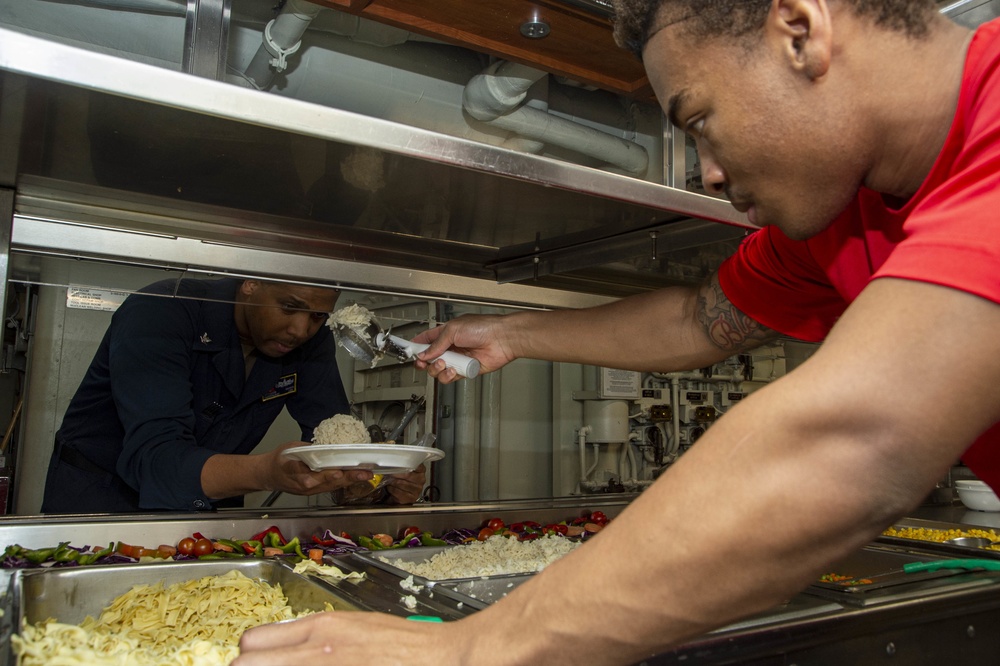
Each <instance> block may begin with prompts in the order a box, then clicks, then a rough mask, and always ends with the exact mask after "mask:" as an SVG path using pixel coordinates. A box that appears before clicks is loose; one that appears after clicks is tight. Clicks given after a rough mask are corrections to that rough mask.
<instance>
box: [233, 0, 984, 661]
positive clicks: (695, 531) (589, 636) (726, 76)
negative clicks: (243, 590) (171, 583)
mask: <svg viewBox="0 0 1000 666" xmlns="http://www.w3.org/2000/svg"><path fill="white" fill-rule="evenodd" d="M617 8H618V34H619V37H620V39H621V40H622V41H624V42H626V43H628V44H629V45H630V46H631V47H632V48H633V49H634V50H636V51H637V52H638V53H640V54H641V57H642V59H643V62H644V63H645V66H646V70H647V72H648V74H649V78H650V81H651V82H652V84H653V87H654V90H655V91H656V93H657V96H658V98H659V101H660V104H661V105H662V106H663V108H664V110H665V111H666V112H667V113H668V114H669V117H670V120H671V121H672V122H673V123H674V124H675V125H677V126H679V127H680V128H681V129H683V130H684V131H686V132H687V133H689V134H690V135H691V136H693V137H694V139H695V141H696V142H697V145H698V150H699V155H700V159H701V164H702V176H703V180H704V182H705V185H706V187H707V188H708V189H709V190H711V191H712V192H713V193H717V194H719V195H723V194H724V195H726V196H728V198H729V199H730V200H731V201H732V203H733V205H734V206H735V207H736V208H737V209H739V210H741V211H745V212H746V213H747V215H748V217H749V219H750V220H751V221H752V222H755V223H756V224H758V225H760V226H762V227H764V229H763V230H762V231H760V232H758V233H756V234H754V235H752V236H751V237H750V238H749V239H748V240H747V241H746V242H745V243H744V245H743V246H742V247H741V248H740V250H739V252H738V253H737V254H736V255H735V256H734V257H732V258H731V259H730V260H728V261H727V262H726V263H725V265H723V266H722V268H721V269H720V271H719V272H718V273H717V274H716V275H714V276H713V277H712V278H711V279H710V280H709V281H708V282H707V283H706V284H705V285H703V286H702V287H701V288H699V289H685V288H670V289H664V290H660V291H656V292H652V293H646V294H642V295H639V296H635V297H631V298H627V299H624V300H621V301H619V302H616V303H613V304H610V305H606V306H602V307H599V308H593V309H589V310H577V311H559V312H547V313H528V312H526V313H518V314H514V315H511V316H509V317H462V318H459V319H457V320H455V321H453V322H451V323H449V324H447V325H445V326H443V327H440V328H438V329H434V330H432V331H429V332H427V333H425V334H423V335H422V336H421V339H422V340H423V341H424V342H432V345H431V347H430V349H428V350H427V351H426V352H425V356H424V357H425V358H434V357H435V356H436V355H439V354H440V353H441V352H443V351H444V350H445V349H447V348H449V347H455V348H457V349H458V350H460V351H462V352H463V353H467V354H470V355H472V356H474V357H476V358H477V359H479V361H480V363H481V365H482V371H483V372H488V371H491V370H496V369H498V368H500V367H502V366H504V365H505V364H506V363H509V362H510V361H512V360H514V359H516V358H522V357H527V358H542V359H551V360H556V361H568V362H576V363H592V364H599V365H603V366H608V367H615V368H631V369H636V370H647V371H653V370H660V371H668V370H683V369H690V368H699V367H704V366H707V365H710V364H712V363H716V362H719V361H721V360H723V359H724V358H726V357H728V356H730V355H732V354H736V353H739V352H742V351H746V350H748V349H751V348H753V347H754V346H757V345H759V344H761V343H762V342H765V341H768V340H772V339H774V338H776V337H777V336H778V335H779V334H787V335H793V336H797V337H801V338H804V339H808V340H824V343H823V345H822V347H820V349H819V350H818V351H817V352H816V353H815V354H814V355H813V356H812V357H811V358H810V359H809V360H808V361H806V362H805V363H804V364H802V365H801V366H800V367H799V368H797V369H796V370H795V371H794V372H792V373H789V374H788V375H787V376H785V377H783V378H782V379H780V380H778V381H776V382H773V383H772V384H770V385H768V386H767V387H766V388H764V389H762V390H760V391H757V392H755V393H753V394H752V395H751V396H750V397H748V398H747V399H746V400H744V401H742V402H741V403H740V404H739V405H738V406H737V407H735V408H733V409H731V410H730V411H729V412H727V414H726V415H725V417H724V418H722V419H720V420H719V421H718V422H717V423H716V424H715V425H714V426H713V427H712V428H711V429H709V430H708V431H707V433H706V434H705V435H704V436H702V437H701V438H700V439H699V440H698V444H697V445H696V446H695V447H693V448H692V449H691V450H690V451H689V452H688V453H686V454H685V455H684V456H683V457H682V458H681V459H680V461H679V462H678V463H677V464H675V465H673V466H672V467H671V468H670V470H669V471H668V472H667V473H665V474H664V475H663V476H662V477H661V478H660V480H659V481H658V482H657V483H655V484H653V486H652V487H651V488H650V489H648V490H647V491H646V492H644V493H643V494H642V495H640V496H639V497H638V499H636V500H635V501H634V502H633V503H632V504H631V506H629V507H628V509H627V510H625V511H624V512H623V513H622V514H621V515H620V516H619V517H617V518H616V519H615V520H614V521H613V522H612V523H611V524H610V525H609V526H608V527H607V528H606V529H604V530H603V531H602V532H601V533H600V534H599V535H598V536H597V537H596V538H594V539H593V540H592V541H590V542H589V543H588V544H587V546H586V547H584V548H580V549H578V550H577V551H575V552H574V553H572V554H571V555H569V556H567V557H565V558H563V559H562V560H560V561H558V562H556V563H555V564H553V565H552V566H550V567H548V568H547V569H546V570H545V571H544V572H543V573H542V574H540V575H538V576H537V577H535V579H534V580H533V581H531V582H529V583H527V584H525V585H522V586H521V587H519V588H518V589H517V590H515V591H514V592H512V593H511V594H510V595H509V596H508V597H507V598H506V599H505V600H504V601H502V602H500V603H498V604H495V605H493V606H492V607H491V608H489V609H488V610H486V611H482V612H479V613H476V614H475V615H474V616H472V617H470V618H468V619H466V620H462V621H461V622H455V623H450V624H448V625H445V626H439V627H422V626H421V627H414V626H410V625H412V624H414V623H410V625H407V623H405V622H400V621H397V620H394V619H392V618H387V617H384V616H364V615H358V614H349V615H350V617H344V614H340V615H339V616H337V617H331V616H329V615H320V616H316V617H314V618H311V619H308V620H305V621H302V622H296V623H292V624H290V625H285V626H282V627H280V628H263V629H261V630H254V631H253V632H250V633H249V634H247V635H246V636H245V637H244V640H243V644H242V645H243V648H244V650H246V655H245V656H243V657H240V659H238V660H237V662H236V663H237V664H255V663H271V664H278V663H285V662H282V661H281V659H282V658H284V657H285V655H293V654H294V655H295V657H296V658H297V659H302V658H303V657H308V658H310V659H312V658H315V659H319V660H320V661H319V662H317V663H322V656H323V647H324V646H325V645H330V644H332V645H335V646H336V648H335V650H334V654H335V655H336V656H337V658H338V659H349V658H350V657H353V656H358V657H362V656H363V655H364V650H365V648H366V646H370V645H371V644H373V643H374V644H377V645H379V646H381V647H384V648H390V649H391V651H390V652H389V653H382V654H380V659H384V660H386V661H388V662H395V661H399V662H400V663H404V662H405V663H410V664H414V663H427V664H430V663H435V664H440V663H442V662H451V661H455V662H458V661H460V660H461V659H463V658H467V660H468V661H471V662H473V663H476V664H494V663H505V664H506V663H533V664H569V663H581V662H585V663H587V664H627V663H634V662H637V661H640V660H642V659H644V658H647V657H648V656H650V655H651V654H654V653H656V652H658V651H662V650H665V649H668V648H670V647H671V646H674V645H677V644H679V643H681V642H683V641H684V640H685V639H689V638H692V637H694V636H697V635H700V634H703V633H705V632H706V631H708V630H710V629H712V628H714V627H717V626H720V625H723V624H726V623H728V622H731V621H733V620H736V619H738V618H739V617H741V616H746V615H748V614H752V613H754V612H757V611H762V610H765V609H766V608H768V607H772V606H774V605H776V604H778V603H779V602H780V601H781V600H783V599H787V598H789V597H790V596H791V595H792V594H794V593H795V592H796V591H798V590H800V589H802V588H803V587H805V586H806V585H807V584H808V583H810V582H811V581H813V580H815V579H816V578H817V577H818V576H819V575H820V574H821V573H822V572H823V570H824V569H825V568H826V567H829V566H830V565H831V564H832V563H834V562H836V561H837V560H838V559H839V558H842V557H844V556H846V555H847V554H849V553H851V552H852V551H855V550H856V549H858V548H860V547H861V546H863V545H865V544H866V543H868V542H870V541H871V539H872V538H874V537H875V536H876V535H878V534H879V532H880V531H881V530H882V529H884V528H885V527H886V526H887V525H889V524H891V523H892V522H893V521H894V520H896V519H898V518H899V517H901V516H903V515H905V514H906V512H908V511H910V510H911V509H913V508H914V507H915V506H917V505H918V503H919V502H920V501H921V499H922V498H924V497H925V496H926V495H927V494H928V492H929V491H930V490H931V489H932V488H933V487H934V485H935V483H936V482H937V481H938V480H939V479H940V478H942V477H943V476H944V474H945V473H946V472H947V470H948V468H949V467H950V466H951V465H952V464H953V463H954V462H955V461H956V460H957V459H958V458H959V457H962V456H964V459H965V460H966V462H967V463H968V464H969V465H970V466H972V467H973V469H974V470H975V471H976V472H977V473H978V474H980V475H981V476H982V477H983V478H985V479H987V480H988V481H989V482H990V483H991V484H993V486H994V487H995V488H1000V465H998V463H997V458H998V457H1000V441H998V439H1000V438H998V437H997V426H996V425H995V424H997V422H998V421H1000V381H998V380H997V378H998V377H1000V335H998V333H997V332H998V331H1000V176H998V172H1000V24H997V23H996V22H994V23H993V24H988V25H986V26H983V27H981V28H980V29H979V30H978V31H977V32H976V33H973V32H970V31H968V30H965V29H964V28H961V27H959V26H957V25H955V24H953V23H951V22H950V21H948V20H947V19H945V18H944V17H942V16H940V15H939V14H938V13H937V12H936V8H935V3H934V2H933V1H932V0H619V1H618V3H617ZM567 338H572V340H573V344H572V345H567V344H565V341H566V339H567ZM429 371H430V372H431V374H434V375H436V376H437V377H438V378H439V379H440V380H441V381H453V380H454V379H456V377H455V375H454V372H453V371H451V370H446V369H445V368H444V367H434V366H431V367H430V369H429ZM970 447H971V448H970ZM736 562H738V566H734V564H735V563H736ZM583 581H586V583H585V584H581V583H582V582H583ZM293 647H294V649H293ZM451 655H455V657H454V659H449V657H450V656H451ZM470 655H471V656H470ZM580 655H585V657H580ZM288 663H291V662H290V661H289V662H288Z"/></svg>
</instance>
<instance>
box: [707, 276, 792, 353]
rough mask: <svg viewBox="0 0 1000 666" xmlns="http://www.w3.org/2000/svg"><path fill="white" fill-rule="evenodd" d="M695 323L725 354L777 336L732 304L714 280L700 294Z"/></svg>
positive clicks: (745, 348)
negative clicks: (698, 324)
mask: <svg viewBox="0 0 1000 666" xmlns="http://www.w3.org/2000/svg"><path fill="white" fill-rule="evenodd" d="M698 320H699V321H700V322H701V325H702V327H703V328H704V330H705V335H707V336H708V339H709V340H711V341H712V344H714V345H715V346H716V347H718V348H719V349H721V350H723V351H727V352H733V353H737V352H741V351H745V350H748V349H752V348H754V347H756V346H758V345H760V344H761V343H763V342H766V341H767V340H770V339H773V338H775V337H777V333H775V332H774V331H772V330H771V329H769V328H767V327H766V326H763V325H761V324H760V322H758V321H757V320H755V319H753V318H751V317H749V316H747V315H745V314H743V312H741V311H740V310H739V309H738V308H737V307H736V306H735V305H733V304H732V302H730V300H729V299H728V298H726V295H725V293H723V291H722V287H721V286H720V285H719V282H718V280H715V279H713V280H711V281H710V282H709V283H708V284H706V285H704V286H702V288H701V290H700V292H699V295H698Z"/></svg>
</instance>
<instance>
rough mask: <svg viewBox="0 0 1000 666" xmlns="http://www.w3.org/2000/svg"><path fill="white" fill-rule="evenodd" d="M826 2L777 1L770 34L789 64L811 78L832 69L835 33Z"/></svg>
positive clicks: (773, 7) (769, 27) (769, 22)
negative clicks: (831, 61)
mask: <svg viewBox="0 0 1000 666" xmlns="http://www.w3.org/2000/svg"><path fill="white" fill-rule="evenodd" d="M831 27H832V26H831V23H830V8H829V7H828V6H827V3H826V0H773V2H772V4H771V12H770V13H769V14H768V17H767V34H768V37H769V39H771V40H775V42H776V43H777V44H778V46H779V48H780V50H781V52H782V54H784V56H785V57H786V60H787V62H788V63H789V65H790V66H791V67H792V68H793V69H794V70H796V71H798V72H801V73H802V74H805V75H806V76H808V77H809V78H810V79H813V80H815V79H818V78H820V77H821V76H823V75H825V74H826V73H827V71H828V70H829V69H830V60H831V57H832V51H833V33H832V30H831Z"/></svg>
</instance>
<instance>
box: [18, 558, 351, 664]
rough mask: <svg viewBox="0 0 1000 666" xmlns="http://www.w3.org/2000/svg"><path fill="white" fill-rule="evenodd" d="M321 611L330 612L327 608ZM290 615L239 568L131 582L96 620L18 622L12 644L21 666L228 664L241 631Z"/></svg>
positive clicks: (278, 598)
mask: <svg viewBox="0 0 1000 666" xmlns="http://www.w3.org/2000/svg"><path fill="white" fill-rule="evenodd" d="M327 610H333V608H332V607H329V606H328V608H327ZM309 612H310V611H306V612H304V613H299V614H296V613H295V612H294V611H293V610H292V608H291V607H290V606H289V605H288V600H287V599H286V598H285V595H284V594H283V593H282V591H281V586H280V585H274V586H273V587H272V586H271V585H269V584H268V583H266V582H264V581H259V580H253V579H250V578H248V577H246V576H245V575H243V574H242V573H241V572H239V571H236V570H234V571H230V572H229V573H226V574H224V575H221V576H206V577H204V578H200V579H196V580H190V581H184V582H180V583H175V584H173V585H170V586H169V587H166V588H164V587H163V583H158V584H156V585H136V586H135V587H133V588H132V589H131V590H129V591H128V592H126V593H125V594H123V595H121V596H119V597H118V598H116V599H115V600H114V601H113V602H111V605H110V606H108V607H107V608H105V609H104V610H103V611H102V612H101V615H100V617H98V618H97V619H96V620H95V619H94V618H92V617H90V616H87V617H86V618H85V619H84V620H83V622H81V623H80V624H79V625H73V624H63V623H61V622H56V621H55V620H53V619H51V618H50V619H48V620H45V621H43V622H40V623H38V624H36V625H31V624H25V626H24V627H22V632H21V635H20V636H17V635H15V636H13V637H12V638H11V643H12V644H13V647H14V653H15V654H16V655H17V663H18V664H19V665H20V666H34V665H36V664H38V665H41V664H45V665H47V666H71V665H72V666H82V665H84V664H98V665H103V664H121V665H122V666H126V665H127V666H142V665H144V664H182V665H191V666H194V665H195V664H197V665H198V666H214V665H215V664H228V663H229V662H231V661H232V660H233V659H235V658H236V657H237V656H238V655H239V639H240V636H241V635H242V634H243V632H244V631H246V630H247V629H250V628H251V627H256V626H258V625H261V624H268V623H270V622H277V621H279V620H288V619H292V618H295V617H300V616H302V615H308V614H309Z"/></svg>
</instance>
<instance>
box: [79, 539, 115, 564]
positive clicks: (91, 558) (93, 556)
mask: <svg viewBox="0 0 1000 666" xmlns="http://www.w3.org/2000/svg"><path fill="white" fill-rule="evenodd" d="M114 546H115V545H114V544H113V543H109V544H108V547H107V548H102V549H101V550H99V551H97V552H94V553H85V554H83V555H81V556H80V559H79V560H77V561H78V562H79V563H80V564H93V563H94V562H96V561H97V560H99V559H101V558H102V557H107V556H108V555H110V554H111V553H112V552H114Z"/></svg>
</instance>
